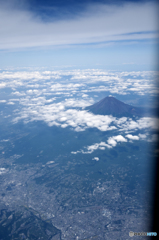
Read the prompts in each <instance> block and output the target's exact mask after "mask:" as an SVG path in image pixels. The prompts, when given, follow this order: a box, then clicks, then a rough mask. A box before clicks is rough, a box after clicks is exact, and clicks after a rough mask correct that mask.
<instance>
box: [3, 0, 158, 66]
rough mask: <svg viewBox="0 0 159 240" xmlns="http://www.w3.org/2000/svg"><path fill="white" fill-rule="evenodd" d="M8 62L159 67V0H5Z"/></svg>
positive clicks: (22, 64)
mask: <svg viewBox="0 0 159 240" xmlns="http://www.w3.org/2000/svg"><path fill="white" fill-rule="evenodd" d="M0 6H1V7H0V16H1V17H0V35H1V39H0V64H1V68H6V67H29V66H33V67H42V66H44V67H48V68H49V67H55V66H56V67H64V66H70V67H72V68H78V67H79V68H104V69H110V70H120V69H121V70H155V69H156V65H157V54H156V52H157V44H158V43H157V42H158V39H157V34H158V26H157V3H156V2H154V1H128V0H127V1H104V0H101V1H99V0H98V1H96V0H95V1H92V0H87V1H86V0H85V1H73V0H69V1H63V0H59V1H51V0H50V1H49V0H47V1H44V0H38V1H37V0H32V1H31V0H28V1H27V0H25V1H20V0H12V1H10V0H8V1H1V0H0Z"/></svg>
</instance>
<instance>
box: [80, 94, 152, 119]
mask: <svg viewBox="0 0 159 240" xmlns="http://www.w3.org/2000/svg"><path fill="white" fill-rule="evenodd" d="M85 109H86V110H89V111H90V112H92V113H94V114H99V115H113V116H115V117H122V116H125V117H132V116H139V117H142V116H145V115H146V116H150V115H151V114H150V112H149V111H148V109H146V108H140V107H134V106H131V105H128V104H126V103H124V102H121V101H119V100H118V99H116V98H114V97H112V96H108V97H105V98H103V99H102V100H100V101H99V102H97V103H95V104H93V105H91V106H89V107H86V108H85Z"/></svg>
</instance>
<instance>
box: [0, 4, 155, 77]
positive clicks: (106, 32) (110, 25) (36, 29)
mask: <svg viewBox="0 0 159 240" xmlns="http://www.w3.org/2000/svg"><path fill="white" fill-rule="evenodd" d="M156 12H157V11H156V5H155V4H154V2H146V3H125V4H122V5H106V4H94V5H93V4H91V5H88V7H87V9H86V10H85V11H84V12H83V13H80V14H78V15H76V18H71V19H64V20H60V19H58V21H52V22H51V21H50V22H42V21H41V20H40V18H38V17H37V15H34V14H33V13H31V12H29V11H27V10H25V9H23V10H22V9H18V8H17V9H16V8H6V7H4V5H2V4H1V8H0V16H1V18H0V25H1V29H0V35H1V40H0V49H9V48H22V47H39V46H50V45H67V44H81V43H90V42H92V43H93V42H100V41H101V42H103V41H116V40H130V39H148V38H154V37H156V35H155V34H153V31H155V30H157V24H156V16H157V13H156ZM4 23H5V24H4ZM119 26H120V28H119ZM149 31H151V33H149V34H148V32H149ZM135 32H144V33H143V34H135ZM129 33H134V34H129ZM46 75H47V72H46Z"/></svg>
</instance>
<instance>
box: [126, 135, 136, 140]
mask: <svg viewBox="0 0 159 240" xmlns="http://www.w3.org/2000/svg"><path fill="white" fill-rule="evenodd" d="M126 137H127V138H129V139H131V140H139V137H138V136H135V135H131V134H127V135H126Z"/></svg>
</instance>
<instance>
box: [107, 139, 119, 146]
mask: <svg viewBox="0 0 159 240" xmlns="http://www.w3.org/2000/svg"><path fill="white" fill-rule="evenodd" d="M107 142H108V144H110V145H112V146H113V147H115V146H116V145H117V142H116V141H115V140H114V138H113V137H110V138H109V139H108V141H107Z"/></svg>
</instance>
